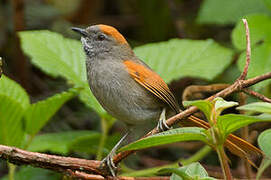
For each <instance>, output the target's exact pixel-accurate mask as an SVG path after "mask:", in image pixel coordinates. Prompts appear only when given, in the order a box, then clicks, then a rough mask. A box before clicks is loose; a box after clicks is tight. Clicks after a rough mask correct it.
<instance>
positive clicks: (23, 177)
mask: <svg viewBox="0 0 271 180" xmlns="http://www.w3.org/2000/svg"><path fill="white" fill-rule="evenodd" d="M14 177H15V178H14V180H37V179H38V180H48V179H50V180H59V179H61V177H62V175H61V174H58V173H56V172H54V171H50V170H47V169H41V168H34V167H30V166H27V167H21V168H20V170H19V171H17V172H16V173H15V176H14ZM1 180H8V177H7V176H6V177H4V178H1Z"/></svg>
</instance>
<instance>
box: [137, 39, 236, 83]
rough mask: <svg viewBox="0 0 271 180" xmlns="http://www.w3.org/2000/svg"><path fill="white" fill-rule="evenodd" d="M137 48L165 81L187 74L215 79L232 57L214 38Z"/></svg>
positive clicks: (175, 41)
mask: <svg viewBox="0 0 271 180" xmlns="http://www.w3.org/2000/svg"><path fill="white" fill-rule="evenodd" d="M134 51H135V53H136V55H137V56H138V57H139V58H141V59H142V60H143V61H145V62H146V63H147V64H148V65H149V66H150V67H151V68H152V69H154V70H155V71H156V72H157V73H158V74H159V75H160V76H161V77H162V78H163V79H164V80H165V81H166V82H170V81H172V80H173V79H177V78H180V77H185V76H190V77H198V78H204V79H207V80H212V79H214V78H215V77H216V76H217V75H218V74H220V73H221V72H222V71H223V70H224V69H226V68H227V67H228V66H229V64H230V63H231V62H232V56H233V51H232V50H231V49H228V48H225V47H222V46H220V45H219V44H217V43H216V42H214V41H213V40H211V39H209V40H205V41H200V40H199V41H196V40H186V39H183V40H179V39H172V40H170V41H167V42H160V43H152V44H147V45H143V46H140V47H136V48H135V49H134ZM206 64H208V66H206Z"/></svg>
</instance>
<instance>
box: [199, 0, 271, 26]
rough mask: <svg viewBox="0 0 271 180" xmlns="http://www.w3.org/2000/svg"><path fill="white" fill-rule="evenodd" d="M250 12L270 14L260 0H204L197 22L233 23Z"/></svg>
mask: <svg viewBox="0 0 271 180" xmlns="http://www.w3.org/2000/svg"><path fill="white" fill-rule="evenodd" d="M252 13H265V14H270V11H269V10H268V8H267V7H266V6H265V4H264V3H263V2H262V0H226V1H225V0H204V1H203V3H202V5H201V7H200V10H199V14H198V16H197V22H198V23H201V24H219V25H227V24H234V23H235V22H237V21H238V20H240V19H241V17H243V16H245V15H248V14H252Z"/></svg>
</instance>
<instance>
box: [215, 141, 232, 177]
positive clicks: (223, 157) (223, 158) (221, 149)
mask: <svg viewBox="0 0 271 180" xmlns="http://www.w3.org/2000/svg"><path fill="white" fill-rule="evenodd" d="M216 151H217V154H218V158H219V161H220V165H221V167H222V171H223V174H224V178H225V179H226V180H233V178H232V175H231V171H230V167H229V164H228V160H227V156H226V154H225V151H224V147H223V145H219V146H218V147H217V148H216Z"/></svg>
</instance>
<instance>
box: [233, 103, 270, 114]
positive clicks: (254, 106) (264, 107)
mask: <svg viewBox="0 0 271 180" xmlns="http://www.w3.org/2000/svg"><path fill="white" fill-rule="evenodd" d="M237 109H238V110H245V111H254V112H260V113H268V114H271V103H267V102H255V103H250V104H246V105H244V106H240V107H238V108H237Z"/></svg>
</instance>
